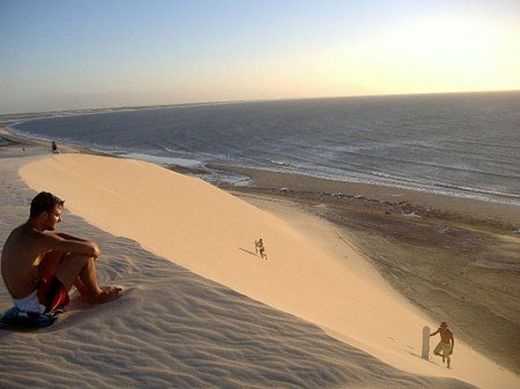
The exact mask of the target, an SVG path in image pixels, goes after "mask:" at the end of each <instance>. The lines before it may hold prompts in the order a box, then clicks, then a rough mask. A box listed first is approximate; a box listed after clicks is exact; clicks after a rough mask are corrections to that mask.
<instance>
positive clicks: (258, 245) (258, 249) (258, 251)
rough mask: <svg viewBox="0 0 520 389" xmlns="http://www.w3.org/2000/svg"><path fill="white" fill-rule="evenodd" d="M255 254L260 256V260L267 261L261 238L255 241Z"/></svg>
mask: <svg viewBox="0 0 520 389" xmlns="http://www.w3.org/2000/svg"><path fill="white" fill-rule="evenodd" d="M255 253H256V254H257V255H258V254H260V256H261V257H262V259H265V260H266V261H267V255H266V254H265V247H264V242H263V241H262V238H260V239H258V240H255Z"/></svg>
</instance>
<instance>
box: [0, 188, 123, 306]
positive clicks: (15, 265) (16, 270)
mask: <svg viewBox="0 0 520 389" xmlns="http://www.w3.org/2000/svg"><path fill="white" fill-rule="evenodd" d="M63 204H64V201H62V200H60V199H59V198H57V197H56V196H54V195H52V194H51V193H47V192H41V193H39V194H38V195H37V196H36V197H35V198H34V199H33V200H32V202H31V210H30V216H29V219H28V220H27V221H26V222H25V223H24V224H22V225H21V226H19V227H17V228H15V229H14V230H13V231H12V232H11V234H10V235H9V237H8V238H7V240H6V242H5V244H4V248H3V250H2V259H1V266H2V277H3V279H4V283H5V285H6V288H7V290H8V291H9V293H10V294H11V297H12V298H13V301H14V304H15V306H16V307H18V309H19V310H20V311H24V312H37V313H44V312H51V311H54V310H55V309H57V308H60V307H63V306H65V305H66V304H67V303H68V301H69V297H68V291H69V290H70V288H71V287H72V285H75V286H76V287H77V288H78V291H79V292H80V294H81V297H82V299H83V300H85V301H87V302H89V303H91V304H100V303H106V302H108V301H111V300H114V299H116V298H118V297H119V296H120V295H121V293H122V289H121V288H116V287H99V286H98V284H97V278H96V267H95V261H96V260H97V259H98V258H99V254H100V252H99V247H98V246H97V245H96V244H95V243H93V242H89V241H86V240H83V239H79V238H76V237H74V236H72V235H68V234H64V233H54V232H52V231H54V229H55V227H56V225H57V224H58V223H59V222H60V221H61V212H62V209H63Z"/></svg>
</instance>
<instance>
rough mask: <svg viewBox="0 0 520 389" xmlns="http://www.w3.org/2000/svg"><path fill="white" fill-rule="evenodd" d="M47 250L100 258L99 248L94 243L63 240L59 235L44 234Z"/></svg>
mask: <svg viewBox="0 0 520 389" xmlns="http://www.w3.org/2000/svg"><path fill="white" fill-rule="evenodd" d="M42 235H43V239H44V241H45V247H46V248H47V250H56V251H61V252H64V253H73V254H81V255H88V256H89V257H94V258H98V257H99V255H100V251H99V247H98V245H97V244H95V243H94V242H89V241H78V240H69V239H63V238H62V237H60V236H58V235H57V234H42Z"/></svg>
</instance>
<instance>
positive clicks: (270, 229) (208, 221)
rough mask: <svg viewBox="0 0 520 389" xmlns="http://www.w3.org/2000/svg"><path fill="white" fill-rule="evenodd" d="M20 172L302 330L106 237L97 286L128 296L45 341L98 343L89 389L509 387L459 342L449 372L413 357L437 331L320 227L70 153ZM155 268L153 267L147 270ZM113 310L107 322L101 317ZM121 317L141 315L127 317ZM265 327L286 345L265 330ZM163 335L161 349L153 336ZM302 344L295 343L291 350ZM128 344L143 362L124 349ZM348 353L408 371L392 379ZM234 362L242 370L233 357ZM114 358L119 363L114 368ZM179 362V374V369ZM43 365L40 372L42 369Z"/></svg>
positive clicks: (89, 216)
mask: <svg viewBox="0 0 520 389" xmlns="http://www.w3.org/2000/svg"><path fill="white" fill-rule="evenodd" d="M20 175H21V177H22V178H23V180H24V181H25V182H26V183H27V184H28V185H29V186H30V187H31V188H33V189H35V190H48V191H51V192H53V193H55V194H57V195H58V196H60V197H62V198H63V199H65V200H66V206H67V209H68V210H70V212H72V213H73V214H74V215H78V216H80V217H82V218H84V219H85V220H86V221H87V222H88V223H90V224H92V225H94V226H97V227H99V228H100V229H102V230H104V231H106V232H108V233H110V234H112V235H115V236H120V237H124V238H129V239H132V240H134V241H137V242H138V243H139V244H140V245H141V246H142V247H143V248H144V249H145V250H148V251H149V252H151V253H153V254H155V255H158V256H160V257H163V258H167V259H168V260H170V261H171V262H172V263H174V264H177V265H181V266H183V267H184V268H186V269H189V270H190V271H191V272H194V273H197V274H199V275H201V276H203V277H206V278H207V279H210V280H213V281H216V282H218V283H220V284H221V285H224V286H226V287H229V288H231V289H233V290H235V291H238V292H240V293H242V294H244V295H246V296H249V297H251V298H253V299H255V300H258V301H260V302H262V303H265V304H267V305H268V306H270V307H274V308H277V309H279V310H282V311H285V312H288V313H290V314H293V315H295V316H297V317H299V318H301V319H304V320H305V321H307V322H305V321H301V320H298V319H296V318H294V317H291V316H287V315H284V314H283V313H281V312H279V311H276V310H273V309H269V308H268V307H266V306H264V305H262V304H259V303H257V302H255V301H253V300H250V299H247V298H245V297H243V296H240V295H238V294H236V293H234V292H232V291H231V290H230V289H228V288H225V287H224V286H219V285H217V284H214V283H212V282H210V281H208V280H205V279H202V278H199V277H196V276H195V275H193V274H192V273H189V272H188V273H187V272H185V271H184V270H182V269H181V268H179V267H178V266H175V265H173V264H170V265H169V266H170V267H168V265H167V263H163V262H161V261H160V258H156V257H154V258H153V260H150V263H148V261H147V260H143V258H142V256H143V254H142V250H141V252H139V256H138V257H134V255H137V254H138V253H137V251H139V250H137V249H134V250H133V251H130V250H129V247H128V246H131V245H133V246H135V244H134V243H133V242H127V245H126V246H125V245H121V244H120V241H121V239H119V240H118V241H119V246H118V245H115V244H114V245H113V247H111V246H110V245H109V244H108V243H106V242H107V238H106V237H103V238H102V239H101V240H102V242H101V243H102V244H101V247H102V249H103V250H106V247H107V245H108V247H110V248H111V249H112V252H110V253H109V256H110V260H109V261H108V264H107V265H105V266H107V268H106V269H105V273H103V272H101V274H102V276H104V277H105V279H113V280H115V281H116V282H118V283H123V284H124V285H125V286H135V287H134V288H132V289H131V290H130V291H129V292H128V294H127V295H126V296H125V297H124V298H123V299H122V300H120V301H117V302H114V303H111V304H108V305H106V306H103V307H97V308H94V309H92V310H88V311H85V310H79V311H77V312H74V311H73V313H71V314H70V317H68V318H66V319H65V320H63V321H62V322H61V323H59V324H58V326H57V327H55V329H53V330H51V331H49V336H48V337H50V336H51V335H52V336H54V340H58V341H59V340H61V339H62V337H63V334H60V327H59V326H60V325H61V330H62V332H66V333H67V332H70V331H74V333H75V334H76V335H77V336H79V339H80V340H78V341H74V340H73V341H69V342H67V343H66V344H67V347H70V348H72V349H73V350H75V351H73V352H72V353H73V354H75V352H79V350H82V345H84V344H86V346H88V345H89V340H90V342H92V341H96V342H99V334H102V335H103V341H101V342H100V344H101V346H102V349H103V350H104V353H106V355H105V354H103V355H102V356H99V355H98V354H96V353H95V352H94V351H95V350H93V353H92V359H96V358H101V359H102V361H103V362H104V363H106V364H107V366H108V367H107V368H106V369H107V370H106V371H99V369H96V368H95V367H93V368H92V369H90V370H88V369H87V370H88V373H89V374H90V375H92V376H93V377H96V379H97V380H98V381H99V382H103V383H104V384H107V385H110V384H114V382H112V381H110V380H107V379H105V380H103V379H102V378H100V377H106V376H109V375H110V374H112V375H115V376H116V377H119V376H118V374H121V372H122V371H126V370H128V369H130V371H131V373H130V374H131V375H132V376H133V380H134V381H132V382H133V384H138V383H142V382H141V381H139V380H138V379H137V378H136V377H135V375H136V374H137V375H138V373H136V371H142V369H146V368H148V370H147V371H146V374H147V375H150V374H152V372H153V374H152V375H153V376H154V377H156V379H157V380H158V381H157V385H161V383H162V384H164V383H166V382H169V383H177V385H178V386H183V385H190V386H200V385H203V384H204V385H207V384H216V385H228V384H229V385H230V384H232V383H234V384H236V385H246V384H247V383H250V384H251V385H274V383H276V384H278V385H288V384H294V385H297V386H309V387H313V386H318V385H328V386H331V385H356V386H370V387H372V386H376V385H380V384H382V385H384V386H395V385H397V386H399V385H412V386H417V385H418V386H421V385H422V386H424V385H426V386H429V385H434V386H438V385H441V384H442V385H448V386H451V385H456V382H454V381H446V380H442V381H435V383H434V382H433V381H427V380H424V378H419V377H417V376H415V374H421V375H430V376H440V377H443V376H445V377H455V378H457V379H460V380H463V381H466V382H469V383H472V384H475V385H478V386H480V387H489V388H495V387H501V388H508V387H511V388H513V387H518V386H519V384H520V380H519V378H518V377H517V376H515V375H513V374H512V373H509V372H507V371H504V370H501V369H500V368H499V367H498V366H497V365H496V364H494V363H493V362H492V361H490V360H488V359H486V358H485V357H483V356H481V355H479V354H477V353H476V352H474V351H472V350H471V349H470V348H469V347H467V346H465V345H463V344H462V343H461V342H457V344H456V349H455V356H454V362H453V364H454V369H452V370H447V369H445V368H443V367H442V366H440V365H441V364H440V363H439V361H435V362H426V361H423V360H422V359H420V358H419V357H418V355H419V354H420V342H421V329H422V326H423V325H425V324H428V325H430V326H431V327H435V324H436V323H433V322H432V321H431V320H430V319H429V318H427V317H425V316H424V315H422V314H421V313H420V312H419V311H418V310H416V309H415V308H414V307H412V306H411V305H410V304H408V303H407V302H406V301H404V300H403V299H402V298H401V297H400V296H398V295H397V294H396V293H395V292H393V291H392V290H391V289H390V288H389V287H388V286H387V285H386V284H385V283H384V282H383V281H382V279H381V277H380V276H379V275H377V274H376V273H375V272H374V271H373V269H371V268H370V267H369V266H367V264H366V262H365V261H364V259H363V258H362V257H361V256H360V255H359V254H357V252H356V250H355V248H353V247H351V245H349V244H348V241H346V243H341V244H342V246H338V242H339V240H338V239H337V238H335V235H334V232H333V231H331V230H330V227H327V226H325V225H323V224H320V225H319V228H316V229H313V228H312V225H310V224H309V220H303V219H301V218H297V219H298V220H294V219H292V221H291V222H292V223H296V224H297V225H299V226H302V225H303V227H304V228H301V229H300V228H295V227H294V226H293V225H290V224H288V223H287V222H285V221H283V220H281V219H280V218H277V217H275V216H273V215H271V214H269V213H266V212H264V211H261V210H259V209H258V208H255V207H253V206H251V205H250V204H248V203H246V202H244V201H242V200H239V199H237V198H235V197H233V196H231V195H229V194H227V193H226V192H223V191H221V190H218V189H216V188H214V187H212V186H211V185H209V184H207V183H205V182H202V181H200V180H198V179H193V178H188V177H185V176H182V175H179V174H176V173H172V172H170V171H168V170H165V169H162V168H160V167H157V166H154V165H151V164H148V163H144V162H139V161H131V160H123V159H114V158H103V157H94V156H89V155H73V154H67V155H59V156H52V157H47V158H44V159H40V160H37V161H35V162H31V163H28V164H26V165H25V166H23V167H22V169H21V170H20ZM26 203H27V200H26ZM24 206H26V204H24ZM302 217H303V216H302ZM304 219H305V218H304ZM302 220H303V221H302ZM312 223H314V221H313V222H312ZM69 224H70V223H69V222H67V225H69ZM64 230H68V228H64ZM85 230H86V228H85V227H84V228H83V230H82V231H83V232H84V231H85ZM258 237H262V238H263V239H264V242H265V244H266V248H267V254H268V257H269V258H268V261H264V260H261V259H260V258H259V257H257V256H254V255H252V254H251V252H254V249H253V241H254V240H255V239H257V238H258ZM95 238H101V236H96V237H94V239H95ZM98 240H99V239H98ZM324 241H326V242H334V243H330V244H329V243H324ZM341 242H343V241H341ZM103 243H105V244H103ZM130 243H131V244H130ZM133 246H132V247H133ZM118 250H123V251H122V252H121V251H118ZM156 262H160V263H161V266H162V267H160V266H155V265H154V264H155V263H156ZM154 266H155V267H156V268H155V267H154ZM158 270H159V271H158ZM143 271H144V273H145V274H143ZM6 306H7V305H4V306H2V307H3V308H5V307H6ZM262 310H265V311H266V312H267V313H262V312H263V311H262ZM260 311H262V312H260ZM114 312H116V315H112V316H109V315H110V313H114ZM132 312H136V313H139V314H140V315H144V314H146V315H148V317H147V318H146V320H143V319H144V318H143V317H142V316H140V317H139V318H135V317H133V316H132ZM107 317H108V318H109V319H107ZM98 322H99V323H100V324H98ZM309 322H310V323H314V324H317V325H319V326H320V327H321V328H322V329H324V330H325V331H326V332H327V333H328V334H329V335H332V336H333V337H334V338H336V339H339V340H342V341H344V342H345V343H347V344H344V343H343V344H342V343H339V342H335V341H334V340H333V339H332V338H329V337H326V336H325V335H324V334H321V335H320V336H314V335H312V336H311V337H310V338H309V334H306V333H305V331H304V330H303V329H304V328H307V327H309V328H312V329H313V330H314V331H315V330H316V327H314V326H312V325H311V324H310V323H309ZM91 324H93V325H91ZM273 325H274V326H275V327H276V328H277V329H278V330H280V331H281V332H283V336H282V335H281V334H280V333H272V332H269V331H268V330H266V327H267V328H270V327H271V326H273ZM121 333H125V335H126V336H125V337H124V338H123V339H118V342H117V344H116V345H114V344H113V343H112V341H111V340H113V339H115V338H117V337H120V334H121ZM143 333H145V334H146V338H143V337H142V336H143ZM318 333H319V331H318ZM165 334H166V335H168V337H167V340H168V342H165V341H164V339H163V338H164V336H165ZM258 334H260V336H258ZM30 336H31V337H32V339H34V340H36V341H38V340H39V339H40V337H37V335H32V334H31V335H30ZM13 337H14V336H13ZM304 338H305V341H304V340H303V339H304ZM172 339H175V341H176V343H175V345H172V344H171V341H172ZM15 340H16V342H20V344H22V345H24V346H25V347H29V348H26V349H25V350H24V352H25V353H27V355H30V345H29V346H27V344H25V343H24V341H25V340H26V339H25V338H21V337H20V338H15ZM300 341H301V342H303V343H302V344H292V343H291V342H297V343H298V342H300ZM307 343H310V345H312V347H311V346H310V345H309V344H307ZM51 344H52V341H51ZM136 345H137V346H138V347H137V351H136V352H137V356H138V358H137V359H138V360H140V363H139V362H136V358H135V357H132V356H131V355H132V354H131V352H130V351H129V350H128V349H132V347H133V348H134V349H136V347H135V346H136ZM333 346H334V347H333ZM351 346H355V347H358V348H360V349H361V350H363V351H365V352H366V353H368V354H371V355H373V356H375V357H376V358H379V359H381V360H382V361H384V362H386V363H388V364H390V365H392V366H394V367H396V368H399V369H404V370H405V371H407V372H410V373H411V374H407V373H403V372H398V373H396V370H395V369H392V368H391V367H390V366H387V365H384V364H382V363H381V362H379V361H377V360H376V359H373V358H371V357H369V356H368V355H367V354H366V353H365V352H361V351H359V350H355V349H354V348H352V347H351ZM44 347H45V345H44ZM338 347H339V348H344V349H345V350H346V351H345V350H343V351H339V349H338ZM87 348H88V347H87ZM119 348H122V351H121V352H119V351H118V350H119ZM150 348H151V350H149V349H150ZM179 348H180V349H179ZM244 348H245V349H246V350H247V352H246V351H244ZM143 349H144V352H143V351H142V350H143ZM139 350H141V351H139ZM249 352H250V353H249ZM12 353H14V355H15V356H16V355H18V356H19V355H20V354H16V351H12ZM98 353H99V350H98ZM185 353H186V354H189V357H188V356H186V355H185ZM244 353H245V354H247V355H252V356H250V357H249V358H252V359H248V358H244V357H243V355H244ZM114 354H115V357H114V356H113V355H114ZM222 354H223V355H222ZM24 355H25V354H24ZM27 355H25V357H26V358H27ZM107 355H112V357H109V356H107ZM120 355H121V356H122V358H121V359H122V360H120V361H118V363H114V361H113V359H114V358H117V357H118V356H120ZM311 356H312V358H314V359H316V361H314V360H313V361H312V362H308V361H307V359H306V358H310V357H311ZM185 357H186V359H187V360H189V361H190V363H187V364H186V363H185V362H186V359H185ZM255 358H256V360H255ZM66 359H67V358H66ZM70 359H72V360H73V359H74V358H71V357H70V356H69V358H68V360H70ZM87 359H88V358H87ZM194 360H195V361H199V360H200V361H201V365H203V370H204V371H205V372H206V373H204V374H209V375H208V376H205V375H204V374H199V373H197V371H193V370H189V369H188V370H186V369H185V368H186V367H187V366H189V367H190V368H192V367H193V361H194ZM157 361H160V365H159V366H157V365H156V363H158V362H157ZM179 361H181V362H179ZM203 361H205V362H203ZM219 361H220V362H221V363H218V362H219ZM81 362H82V363H85V358H82V359H81ZM152 362H154V363H152ZM41 363H43V365H45V361H42V362H40V364H41ZM179 364H180V365H179ZM101 365H103V364H101ZM152 365H153V366H152ZM259 365H260V366H262V367H261V368H262V369H266V370H265V372H264V373H265V374H264V373H259V372H258V371H257V370H258V369H257V368H255V366H259ZM81 366H83V365H81ZM96 366H97V365H96ZM215 366H217V367H215ZM81 369H83V367H81ZM212 369H215V370H212ZM37 370H38V371H41V370H43V366H40V367H37ZM208 371H213V373H211V372H210V373H207V372H208ZM231 371H232V373H231ZM143 374H144V373H143ZM259 375H260V376H261V377H262V378H261V379H260V378H258V376H259ZM397 375H399V377H397ZM181 376H182V378H179V377H181ZM222 376H225V377H227V378H226V380H223V378H222ZM230 377H231V378H230ZM39 378H41V379H42V380H43V381H45V377H40V376H38V375H37V377H36V378H35V379H39ZM183 380H185V381H183ZM229 380H231V381H229Z"/></svg>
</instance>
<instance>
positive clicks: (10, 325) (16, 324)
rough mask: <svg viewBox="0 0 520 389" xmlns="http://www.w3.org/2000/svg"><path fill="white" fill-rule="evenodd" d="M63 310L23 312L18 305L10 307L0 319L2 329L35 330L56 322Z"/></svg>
mask: <svg viewBox="0 0 520 389" xmlns="http://www.w3.org/2000/svg"><path fill="white" fill-rule="evenodd" d="M62 312H63V311H62V310H56V311H54V312H52V313H46V314H39V313H27V312H22V311H20V310H19V309H18V308H16V307H12V308H11V309H8V310H7V311H6V312H4V313H3V314H2V317H1V319H0V329H2V330H10V331H35V330H39V329H41V328H47V327H50V326H51V325H53V324H54V322H55V321H56V319H57V315H59V314H60V313H62Z"/></svg>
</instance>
